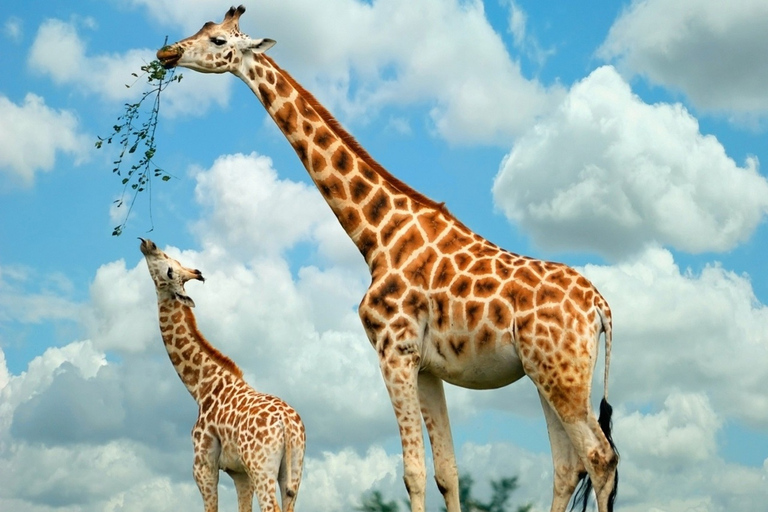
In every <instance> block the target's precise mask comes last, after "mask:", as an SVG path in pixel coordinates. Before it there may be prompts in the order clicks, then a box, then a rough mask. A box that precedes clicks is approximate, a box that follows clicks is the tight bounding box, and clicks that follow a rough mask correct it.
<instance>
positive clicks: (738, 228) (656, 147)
mask: <svg viewBox="0 0 768 512" xmlns="http://www.w3.org/2000/svg"><path fill="white" fill-rule="evenodd" d="M757 169H758V162H757V160H756V159H754V158H749V159H747V161H746V162H745V164H744V166H743V167H740V166H738V165H737V164H736V163H735V162H734V161H733V160H732V159H731V158H730V157H728V155H726V153H725V150H724V148H723V146H722V145H721V144H720V142H718V140H717V139H716V138H715V137H713V136H710V135H703V134H701V132H700V131H699V127H698V123H697V121H696V120H695V119H694V118H693V117H692V116H691V115H690V114H689V113H688V112H687V111H686V110H685V109H684V108H683V107H682V106H680V105H669V104H655V105H649V104H646V103H644V102H643V101H642V100H640V99H639V98H638V97H637V96H635V95H633V94H632V92H631V90H630V88H629V85H628V84H627V83H626V82H625V81H624V80H623V79H622V78H621V77H620V76H619V75H618V73H617V72H616V71H615V70H614V69H613V68H612V67H610V66H606V67H602V68H599V69H597V70H595V71H594V72H592V73H591V74H590V75H589V76H588V77H587V78H585V79H584V80H582V81H581V82H578V83H577V84H575V85H574V86H573V87H572V89H571V91H570V93H569V94H568V97H567V98H566V99H565V100H564V101H563V103H562V104H561V106H560V107H559V108H558V109H557V111H556V112H555V113H553V114H552V115H551V116H550V117H548V118H547V119H545V120H543V121H542V122H540V123H538V124H537V125H536V126H534V128H533V129H531V130H530V131H529V132H528V133H526V134H525V135H524V136H522V137H521V138H520V139H519V140H518V141H517V142H516V143H515V145H514V147H513V148H512V151H511V152H510V153H509V154H508V155H507V156H506V158H505V159H504V161H503V162H502V164H501V168H500V170H499V173H498V174H497V176H496V178H495V181H494V185H493V196H494V200H495V202H496V205H497V206H498V207H499V208H500V209H501V210H503V211H504V213H505V214H506V216H507V217H508V218H509V219H510V220H512V221H514V222H517V223H519V224H520V225H521V226H522V227H523V228H524V229H525V230H526V231H527V232H529V233H530V234H531V236H532V237H533V239H534V241H535V242H536V243H538V244H539V245H541V246H542V247H545V248H547V249H577V250H593V251H597V252H599V253H601V254H604V255H607V256H610V257H624V256H627V255H629V254H632V253H635V252H637V251H639V250H642V248H643V247H645V246H648V245H649V244H653V243H660V244H663V245H669V246H671V247H673V248H676V249H679V250H683V251H687V252H692V253H698V252H704V251H726V250H729V249H732V248H733V247H735V246H736V245H737V244H738V243H740V242H743V241H744V240H746V239H747V238H749V236H750V235H751V234H752V232H753V231H754V229H755V227H756V226H757V225H758V223H759V222H760V221H761V220H762V219H763V218H764V216H765V214H766V213H767V212H768V182H767V181H766V180H765V178H763V177H762V176H760V174H759V173H758V170H757Z"/></svg>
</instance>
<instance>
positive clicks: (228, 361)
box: [182, 305, 243, 379]
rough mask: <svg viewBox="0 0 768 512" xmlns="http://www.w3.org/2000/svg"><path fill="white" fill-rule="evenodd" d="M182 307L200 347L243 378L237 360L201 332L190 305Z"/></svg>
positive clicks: (217, 361) (231, 371)
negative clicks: (218, 347)
mask: <svg viewBox="0 0 768 512" xmlns="http://www.w3.org/2000/svg"><path fill="white" fill-rule="evenodd" d="M182 309H183V311H184V317H185V319H186V320H187V323H188V324H189V330H190V331H191V334H192V335H193V336H195V337H196V338H197V340H198V342H199V345H200V348H201V349H202V350H203V351H204V352H205V353H206V355H208V356H209V357H210V358H211V359H213V360H214V361H215V362H216V363H217V364H219V365H220V366H221V367H222V368H224V369H225V370H227V371H228V372H230V373H232V374H233V375H235V376H236V377H237V378H240V379H242V378H243V370H241V369H240V367H239V366H237V364H235V362H234V361H233V360H232V359H230V358H229V357H227V356H225V355H224V354H222V353H221V352H219V350H218V349H217V348H216V347H214V346H213V345H211V343H210V342H209V341H208V340H207V339H205V336H203V333H201V332H200V329H198V328H197V319H196V318H195V315H194V313H192V309H191V308H190V307H189V306H184V305H182Z"/></svg>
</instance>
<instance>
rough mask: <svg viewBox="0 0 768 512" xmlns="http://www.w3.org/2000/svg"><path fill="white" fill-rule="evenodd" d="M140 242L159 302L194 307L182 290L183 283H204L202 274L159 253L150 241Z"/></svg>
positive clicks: (142, 240)
mask: <svg viewBox="0 0 768 512" xmlns="http://www.w3.org/2000/svg"><path fill="white" fill-rule="evenodd" d="M139 240H141V245H140V246H139V249H140V250H141V253H142V254H143V255H144V258H145V259H146V260H147V267H149V275H151V276H152V281H154V283H155V290H156V291H157V298H158V299H159V300H178V301H179V302H181V303H182V304H184V305H187V306H189V307H195V303H194V301H193V300H192V299H191V298H190V297H189V296H188V295H187V292H186V291H185V290H184V283H186V282H187V281H190V280H192V279H197V280H198V281H205V278H203V274H202V272H200V271H199V270H197V269H192V268H187V267H185V266H183V265H182V264H181V263H179V262H178V261H176V260H175V259H173V258H171V257H170V256H168V255H167V254H165V253H164V252H163V251H161V250H160V249H159V248H158V247H157V245H155V242H153V241H152V240H144V239H143V238H139Z"/></svg>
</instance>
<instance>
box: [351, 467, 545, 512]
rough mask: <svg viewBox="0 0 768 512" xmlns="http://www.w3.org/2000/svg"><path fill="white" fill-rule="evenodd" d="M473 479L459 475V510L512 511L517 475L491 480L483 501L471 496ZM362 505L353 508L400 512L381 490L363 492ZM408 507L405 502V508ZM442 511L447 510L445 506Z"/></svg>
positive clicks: (521, 511)
mask: <svg viewBox="0 0 768 512" xmlns="http://www.w3.org/2000/svg"><path fill="white" fill-rule="evenodd" d="M474 484H475V480H474V479H473V478H472V476H471V475H469V474H466V473H465V474H463V475H461V476H460V477H459V503H460V506H461V512H512V510H513V509H512V506H511V505H509V499H510V495H511V494H512V493H513V492H515V491H516V490H517V488H518V483H517V477H516V476H514V477H509V478H501V479H499V480H491V489H492V490H493V492H492V495H491V500H490V501H489V502H487V503H483V502H481V501H479V500H477V499H476V498H474V497H473V496H472V486H473V485H474ZM362 502H363V504H362V506H360V507H357V508H355V510H359V511H361V512H400V508H399V506H398V504H397V502H395V501H388V502H385V501H384V498H383V496H382V495H381V491H370V492H367V493H365V494H363V498H362ZM532 507H533V505H532V504H530V503H528V504H525V505H520V506H518V507H517V508H516V509H514V512H529V511H530V510H531V508H532ZM407 508H408V506H407V504H406V509H407ZM441 510H442V512H447V511H446V509H445V507H443V508H441Z"/></svg>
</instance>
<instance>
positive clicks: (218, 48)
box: [157, 5, 275, 73]
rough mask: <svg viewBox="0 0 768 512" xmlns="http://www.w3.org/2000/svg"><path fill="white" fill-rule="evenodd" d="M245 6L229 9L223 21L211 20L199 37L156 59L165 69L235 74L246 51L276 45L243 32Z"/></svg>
mask: <svg viewBox="0 0 768 512" xmlns="http://www.w3.org/2000/svg"><path fill="white" fill-rule="evenodd" d="M244 12H245V7H244V6H242V5H241V6H240V7H237V8H235V7H230V8H229V10H228V11H227V13H226V14H225V15H224V21H222V22H221V23H218V24H217V23H214V22H212V21H209V22H208V23H206V24H205V25H203V28H201V29H200V30H199V31H198V32H197V34H195V35H193V36H190V37H188V38H186V39H182V40H181V41H179V42H177V43H174V44H172V45H169V46H164V47H162V48H160V50H158V51H157V59H158V60H159V61H160V62H161V63H162V64H163V66H165V68H166V69H169V68H173V67H175V66H181V67H184V68H189V69H192V70H194V71H199V72H201V73H226V72H232V71H234V70H235V69H236V68H237V66H238V65H239V64H240V61H241V60H242V58H243V55H244V54H245V53H246V52H254V53H263V52H265V51H267V50H268V49H270V48H271V47H272V46H274V44H275V41H274V40H272V39H266V38H262V39H251V38H250V37H248V36H247V35H246V34H243V33H242V32H240V15H241V14H243V13H244Z"/></svg>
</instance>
